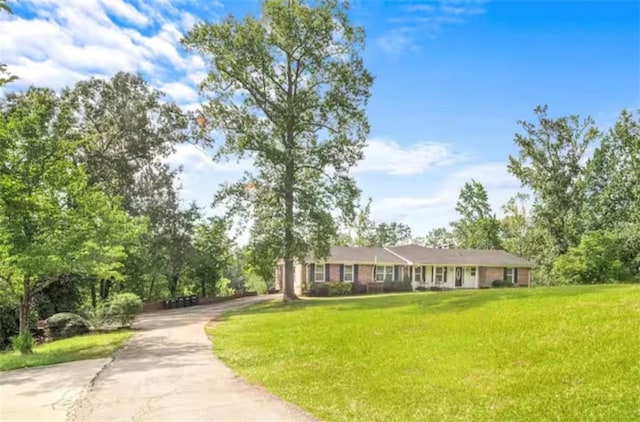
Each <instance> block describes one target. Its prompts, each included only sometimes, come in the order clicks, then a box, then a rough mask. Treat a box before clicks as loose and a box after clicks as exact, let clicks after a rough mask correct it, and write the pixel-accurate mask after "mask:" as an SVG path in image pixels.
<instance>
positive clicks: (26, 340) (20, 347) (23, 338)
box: [11, 333, 34, 355]
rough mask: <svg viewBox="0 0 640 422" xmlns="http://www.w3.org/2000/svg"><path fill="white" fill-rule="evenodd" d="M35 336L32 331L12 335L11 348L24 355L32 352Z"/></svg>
mask: <svg viewBox="0 0 640 422" xmlns="http://www.w3.org/2000/svg"><path fill="white" fill-rule="evenodd" d="M33 345H34V341H33V337H32V336H31V333H26V334H19V335H17V336H15V337H11V348H12V349H13V350H15V351H16V352H20V353H21V354H23V355H27V354H31V353H32V350H33Z"/></svg>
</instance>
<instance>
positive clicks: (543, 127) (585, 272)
mask: <svg viewBox="0 0 640 422" xmlns="http://www.w3.org/2000/svg"><path fill="white" fill-rule="evenodd" d="M535 113H536V117H537V121H535V122H524V121H523V122H519V123H520V126H521V127H522V132H521V133H519V134H516V136H515V139H514V142H515V144H516V145H517V146H518V149H519V153H518V155H517V156H511V157H509V165H508V170H509V172H510V173H511V174H513V175H514V176H515V177H516V178H518V180H520V182H521V183H522V186H523V187H525V188H526V190H527V193H524V192H523V193H518V194H517V195H516V196H515V197H513V198H511V199H510V200H509V201H508V202H507V203H506V204H505V205H504V206H503V214H504V216H503V217H502V218H498V217H497V216H496V214H495V212H494V211H493V210H492V209H491V206H490V204H489V199H488V194H487V191H486V189H485V188H484V186H483V185H482V184H481V183H479V182H477V181H475V180H472V181H471V182H468V183H466V184H465V186H464V187H463V188H462V190H461V192H460V196H459V199H458V203H457V205H456V211H457V212H458V214H459V215H460V219H459V220H457V221H455V222H452V223H451V225H450V227H449V228H447V227H441V228H438V229H434V230H432V231H431V232H430V233H429V234H428V235H427V236H426V237H425V238H421V239H417V241H418V242H420V243H423V244H425V245H429V246H434V247H460V248H479V249H505V250H507V251H509V252H512V253H514V254H517V255H520V256H523V257H525V258H528V259H530V260H532V261H534V262H536V263H537V264H538V265H539V266H538V268H537V269H536V271H535V274H534V281H535V282H536V284H538V285H554V284H592V283H609V282H618V281H638V280H639V279H640V115H638V113H636V114H635V115H634V114H633V113H632V112H630V111H626V110H625V111H623V112H622V113H621V114H620V116H619V118H618V120H617V122H616V123H615V125H614V126H613V127H611V128H609V129H607V130H604V131H602V130H600V129H598V127H597V126H596V125H595V123H594V121H593V119H592V118H590V117H587V118H580V117H579V116H568V117H560V118H552V117H550V116H549V115H548V113H547V107H546V106H545V107H538V108H536V110H535Z"/></svg>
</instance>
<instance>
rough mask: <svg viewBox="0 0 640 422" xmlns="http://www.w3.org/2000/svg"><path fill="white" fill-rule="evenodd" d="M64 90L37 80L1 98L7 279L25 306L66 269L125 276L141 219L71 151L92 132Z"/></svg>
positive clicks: (2, 240) (0, 207)
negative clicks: (91, 179)
mask: <svg viewBox="0 0 640 422" xmlns="http://www.w3.org/2000/svg"><path fill="white" fill-rule="evenodd" d="M71 115H72V112H71V109H70V108H69V107H66V106H65V105H64V104H62V102H61V101H60V99H59V97H58V96H57V94H55V93H54V92H53V91H51V90H47V89H37V88H31V89H29V90H28V91H27V92H26V93H24V94H9V95H8V96H7V98H6V100H5V101H3V102H2V103H1V104H0V282H1V286H0V287H1V288H2V289H3V290H4V291H5V292H8V293H9V294H10V296H11V297H13V298H14V299H15V300H16V301H19V303H20V306H19V309H20V313H19V318H20V334H23V335H28V333H29V326H28V317H29V314H30V308H31V300H32V298H33V297H34V295H35V294H36V293H38V292H39V291H40V290H42V289H43V288H45V287H46V286H47V285H48V284H50V283H51V282H52V281H53V280H55V277H53V276H55V275H58V274H60V273H72V272H73V273H80V274H87V275H96V276H99V277H104V278H120V276H121V272H120V269H121V266H122V261H123V260H124V256H125V252H124V244H125V243H126V242H127V241H129V240H131V237H134V236H135V235H136V233H135V224H132V222H131V221H130V220H129V219H128V218H127V216H126V214H124V211H122V210H121V208H119V204H118V203H117V202H115V201H111V200H110V199H109V198H108V197H107V196H106V195H105V194H104V193H103V192H101V191H100V190H99V189H98V188H96V187H93V186H90V185H89V184H88V181H87V177H86V175H85V173H84V167H83V166H80V165H77V164H76V163H75V162H74V161H73V159H72V157H73V156H74V154H75V152H76V150H77V149H78V147H79V145H80V144H82V143H83V142H86V140H84V139H82V138H80V137H78V134H77V132H76V131H75V130H73V119H72V117H71Z"/></svg>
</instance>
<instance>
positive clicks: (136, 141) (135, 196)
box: [64, 72, 195, 306]
mask: <svg viewBox="0 0 640 422" xmlns="http://www.w3.org/2000/svg"><path fill="white" fill-rule="evenodd" d="M64 100H65V102H67V103H68V104H69V107H71V108H72V109H73V111H74V115H75V117H76V127H77V131H78V132H79V133H80V134H81V135H82V136H83V137H85V138H87V139H91V142H87V143H85V144H82V145H81V147H80V148H79V149H78V151H77V153H76V160H78V161H79V162H81V163H83V164H84V165H85V168H86V170H87V173H88V175H89V182H90V183H91V184H92V185H97V186H101V188H102V189H103V190H105V191H106V192H107V193H108V194H109V195H110V196H119V197H120V198H122V202H123V206H124V208H125V210H126V211H127V213H128V214H129V215H131V216H145V217H146V218H147V219H148V221H149V230H148V231H146V232H144V233H142V234H141V238H140V239H138V242H136V243H135V244H134V245H129V248H128V250H127V255H128V258H127V262H126V268H125V269H124V272H125V273H126V274H127V276H128V277H127V278H128V280H127V284H128V288H130V289H132V290H133V291H135V292H136V293H137V294H139V295H140V296H142V297H148V298H150V297H153V296H155V291H156V290H157V289H158V287H162V291H163V292H166V293H164V295H165V296H166V295H167V294H169V293H168V292H169V291H171V290H172V289H173V288H174V286H175V285H176V283H177V281H176V280H175V276H171V275H167V273H168V272H170V271H169V270H167V266H168V265H169V264H170V263H171V262H173V263H174V264H176V259H177V257H180V256H181V255H182V254H183V252H185V251H182V250H179V251H171V250H169V249H167V248H168V247H170V245H177V246H179V245H180V244H181V243H180V242H177V241H175V240H176V239H175V238H174V239H173V240H174V241H171V240H170V237H171V235H170V234H169V233H171V232H172V230H174V231H175V225H176V223H175V221H176V219H179V216H180V215H181V214H180V210H179V207H180V201H179V199H178V192H177V191H176V187H175V186H176V183H175V172H174V171H173V170H171V169H170V168H169V166H168V165H167V163H166V159H167V157H168V156H169V154H171V153H172V152H174V147H175V146H176V145H177V144H180V143H183V142H187V141H194V140H195V138H194V133H195V132H194V131H193V130H192V119H191V116H189V115H188V114H186V113H185V112H183V111H182V110H181V109H180V107H178V106H177V105H176V104H175V103H173V102H169V101H167V100H166V98H165V97H164V94H162V92H160V91H158V90H157V89H155V88H153V87H152V86H150V85H149V84H148V83H147V82H146V81H145V80H144V79H143V78H142V77H140V76H139V75H132V74H129V73H125V72H119V73H117V74H115V75H114V76H113V77H112V78H110V79H101V78H91V79H88V80H84V81H80V82H78V83H77V84H76V85H75V86H74V87H73V88H71V89H68V90H66V91H65V93H64ZM169 258H171V259H169ZM179 266H180V267H182V266H181V265H179ZM178 273H182V270H180V271H178ZM157 280H163V281H165V282H166V285H164V286H158V285H157V284H156V281H157ZM112 285H113V280H112V279H97V280H95V281H94V282H93V283H92V285H91V286H90V291H91V296H92V299H93V300H92V301H93V303H94V306H95V303H96V299H95V298H96V287H97V288H98V293H99V297H100V299H101V300H106V299H107V298H108V296H109V295H110V292H111V291H112V289H111V288H112Z"/></svg>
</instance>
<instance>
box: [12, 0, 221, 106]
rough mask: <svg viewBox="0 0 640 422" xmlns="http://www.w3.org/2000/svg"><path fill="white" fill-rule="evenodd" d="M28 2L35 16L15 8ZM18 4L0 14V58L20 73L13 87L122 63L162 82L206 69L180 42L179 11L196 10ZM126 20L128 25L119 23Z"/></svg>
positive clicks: (113, 1)
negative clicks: (11, 13)
mask: <svg viewBox="0 0 640 422" xmlns="http://www.w3.org/2000/svg"><path fill="white" fill-rule="evenodd" d="M134 4H136V5H137V7H136V6H134ZM25 8H28V9H30V11H31V13H32V14H33V16H28V17H27V16H26V15H24V14H23V13H19V12H20V10H23V9H25ZM15 9H16V14H15V15H6V14H3V16H2V19H0V33H1V34H2V37H0V52H1V54H0V59H1V61H2V62H4V63H7V65H8V68H9V69H10V71H11V72H12V73H14V74H16V75H17V76H19V77H20V81H19V82H18V83H16V84H15V86H16V87H23V86H25V85H28V84H38V85H44V86H49V87H52V88H56V89H57V88H60V87H62V86H65V85H70V84H73V83H74V82H76V81H77V80H78V79H81V76H84V77H88V76H104V77H108V76H111V75H112V74H113V73H115V72H117V71H120V70H123V71H128V72H141V73H143V75H145V76H150V78H149V79H152V80H154V81H156V82H157V83H158V87H162V86H163V85H166V84H167V83H169V82H174V81H176V80H183V81H186V82H189V83H190V78H189V76H190V73H191V72H192V71H196V72H202V71H203V70H204V69H205V63H204V61H203V60H202V59H201V58H200V57H198V56H195V55H187V54H186V52H185V51H184V50H183V49H182V47H181V45H180V39H181V37H182V31H181V28H180V27H179V25H181V23H180V22H181V19H187V18H188V16H191V18H193V19H195V17H193V15H191V14H190V13H189V12H187V11H186V10H179V9H177V8H176V7H174V6H173V5H172V4H171V3H170V2H161V1H158V2H155V3H154V4H153V7H151V6H150V5H149V4H147V3H145V2H135V3H133V2H127V1H124V0H66V1H64V2H61V1H58V0H24V1H23V2H21V3H20V6H19V7H16V8H15ZM206 9H207V10H208V8H206ZM209 16H210V15H209V14H207V13H205V12H203V14H202V15H201V16H200V17H201V18H204V19H207V18H208V17H209ZM114 19H117V22H116V21H115V20H114ZM123 21H124V22H126V23H130V24H132V25H129V26H126V24H125V26H120V25H119V23H120V22H123ZM174 22H177V23H174ZM140 27H144V31H143V30H140V29H138V28H140ZM52 76H53V77H52ZM170 88H173V91H174V93H176V94H177V95H178V96H180V97H181V98H183V99H184V101H188V102H193V101H194V100H195V99H196V96H195V95H194V92H195V91H193V89H192V92H189V91H188V90H187V89H184V88H182V89H181V90H180V91H178V88H177V87H170Z"/></svg>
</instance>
